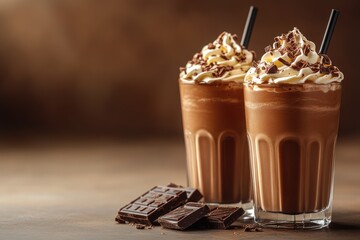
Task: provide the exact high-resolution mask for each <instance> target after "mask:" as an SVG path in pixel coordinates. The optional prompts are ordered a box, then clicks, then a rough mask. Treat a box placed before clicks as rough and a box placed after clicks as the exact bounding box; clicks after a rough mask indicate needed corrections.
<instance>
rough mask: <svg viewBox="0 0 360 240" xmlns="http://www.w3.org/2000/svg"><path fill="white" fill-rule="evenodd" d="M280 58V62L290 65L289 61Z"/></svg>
mask: <svg viewBox="0 0 360 240" xmlns="http://www.w3.org/2000/svg"><path fill="white" fill-rule="evenodd" d="M278 60H279V62H281V63H282V64H284V65H286V66H290V63H289V62H288V61H286V60H285V59H283V58H279V59H278Z"/></svg>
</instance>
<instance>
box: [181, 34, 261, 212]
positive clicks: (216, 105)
mask: <svg viewBox="0 0 360 240" xmlns="http://www.w3.org/2000/svg"><path fill="white" fill-rule="evenodd" d="M253 59H254V54H253V53H252V52H250V51H248V50H246V49H244V47H243V46H241V45H240V44H238V43H237V37H236V35H231V34H229V33H226V32H224V33H222V34H221V35H220V36H219V37H218V39H216V40H215V41H214V42H213V43H209V44H208V45H206V46H205V47H204V48H203V49H202V51H201V52H200V53H197V54H195V55H194V58H193V59H192V60H191V61H189V62H188V63H187V64H186V67H185V68H181V69H180V71H181V72H180V79H179V84H180V95H181V108H182V117H183V127H184V135H185V146H186V154H187V174H188V184H189V185H190V186H191V187H195V188H198V189H199V190H200V191H201V192H202V194H203V195H204V201H205V202H210V203H229V204H231V203H242V204H248V203H249V204H250V207H252V205H251V200H252V199H251V178H250V166H249V156H248V154H249V153H248V144H247V140H246V128H245V116H244V98H243V79H244V76H245V73H246V71H247V70H248V69H249V68H250V67H251V64H252V62H253ZM249 204H248V207H249Z"/></svg>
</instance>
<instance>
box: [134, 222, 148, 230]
mask: <svg viewBox="0 0 360 240" xmlns="http://www.w3.org/2000/svg"><path fill="white" fill-rule="evenodd" d="M145 227H146V225H144V224H140V223H137V224H135V228H136V229H145Z"/></svg>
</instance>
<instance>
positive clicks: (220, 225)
mask: <svg viewBox="0 0 360 240" xmlns="http://www.w3.org/2000/svg"><path fill="white" fill-rule="evenodd" d="M244 213H245V211H244V210H243V209H242V208H238V207H217V208H215V209H213V210H212V211H211V212H210V213H209V214H207V215H206V216H205V217H204V218H203V219H202V222H203V223H204V224H205V225H206V226H207V227H208V228H214V229H227V228H229V227H230V225H231V224H232V223H233V222H235V221H236V220H237V219H238V218H239V217H241V216H242V215H243V214H244Z"/></svg>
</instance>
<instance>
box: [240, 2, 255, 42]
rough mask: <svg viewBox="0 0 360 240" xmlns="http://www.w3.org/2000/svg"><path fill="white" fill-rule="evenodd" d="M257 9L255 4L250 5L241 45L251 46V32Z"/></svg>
mask: <svg viewBox="0 0 360 240" xmlns="http://www.w3.org/2000/svg"><path fill="white" fill-rule="evenodd" d="M257 11H258V9H257V8H256V7H254V6H251V7H250V10H249V14H248V17H247V19H246V24H245V29H244V32H243V35H242V38H241V45H243V46H244V47H245V48H247V47H248V46H249V42H250V37H251V32H252V30H253V27H254V23H255V19H256V13H257Z"/></svg>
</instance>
